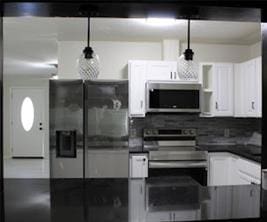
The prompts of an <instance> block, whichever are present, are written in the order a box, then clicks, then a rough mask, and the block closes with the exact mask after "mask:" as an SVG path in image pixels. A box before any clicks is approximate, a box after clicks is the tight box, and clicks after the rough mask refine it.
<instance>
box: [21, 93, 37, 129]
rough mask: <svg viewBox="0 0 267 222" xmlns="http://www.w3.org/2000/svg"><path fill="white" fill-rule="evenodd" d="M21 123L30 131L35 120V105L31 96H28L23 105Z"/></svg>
mask: <svg viewBox="0 0 267 222" xmlns="http://www.w3.org/2000/svg"><path fill="white" fill-rule="evenodd" d="M20 118H21V123H22V126H23V128H24V130H25V131H30V130H31V128H32V125H33V122H34V107H33V103H32V100H31V98H30V97H26V98H25V99H24V100H23V102H22V105H21V112H20Z"/></svg>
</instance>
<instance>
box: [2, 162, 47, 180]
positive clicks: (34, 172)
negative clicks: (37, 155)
mask: <svg viewBox="0 0 267 222" xmlns="http://www.w3.org/2000/svg"><path fill="white" fill-rule="evenodd" d="M4 178H49V159H12V158H8V159H4Z"/></svg>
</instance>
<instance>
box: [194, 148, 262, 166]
mask: <svg viewBox="0 0 267 222" xmlns="http://www.w3.org/2000/svg"><path fill="white" fill-rule="evenodd" d="M198 147H199V149H201V150H206V151H208V152H229V153H232V154H235V155H238V156H241V157H244V158H247V159H249V160H252V161H256V162H258V163H261V147H260V146H255V145H218V144H216V145H215V144H212V145H211V144H207V145H205V144H202V145H199V146H198Z"/></svg>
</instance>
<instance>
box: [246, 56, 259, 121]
mask: <svg viewBox="0 0 267 222" xmlns="http://www.w3.org/2000/svg"><path fill="white" fill-rule="evenodd" d="M244 67H245V76H246V77H245V90H246V99H245V103H246V105H245V112H246V116H251V117H253V116H255V115H256V113H257V109H258V103H257V101H256V100H257V99H256V97H257V87H258V86H257V80H256V79H257V75H256V61H255V60H254V59H253V60H250V61H248V62H245V63H244Z"/></svg>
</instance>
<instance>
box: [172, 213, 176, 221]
mask: <svg viewBox="0 0 267 222" xmlns="http://www.w3.org/2000/svg"><path fill="white" fill-rule="evenodd" d="M172 220H173V221H175V213H173V214H172Z"/></svg>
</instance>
